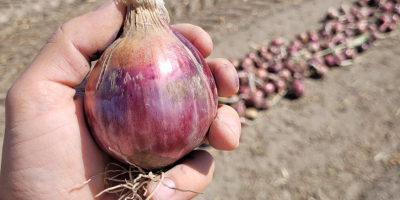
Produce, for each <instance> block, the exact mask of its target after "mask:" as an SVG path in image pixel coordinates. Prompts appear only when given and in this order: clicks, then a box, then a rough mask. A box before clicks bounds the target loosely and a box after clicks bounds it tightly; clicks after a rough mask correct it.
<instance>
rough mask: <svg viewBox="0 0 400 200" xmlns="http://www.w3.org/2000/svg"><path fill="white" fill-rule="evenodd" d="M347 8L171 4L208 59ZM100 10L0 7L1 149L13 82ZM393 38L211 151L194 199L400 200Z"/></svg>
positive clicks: (56, 4)
mask: <svg viewBox="0 0 400 200" xmlns="http://www.w3.org/2000/svg"><path fill="white" fill-rule="evenodd" d="M28 2H30V4H23V3H28ZM350 2H351V1H345V0H324V1H322V0H230V1H228V0H191V1H188V0H171V1H167V5H168V7H169V8H170V12H171V17H172V22H173V23H178V22H186V23H194V24H197V25H200V26H202V27H203V28H204V29H205V30H207V31H208V32H209V33H210V35H211V36H212V38H213V40H214V43H215V50H214V53H213V54H212V56H211V57H224V58H230V57H234V58H241V57H243V56H245V54H246V53H248V52H250V51H251V50H252V47H257V46H259V45H261V44H264V43H266V42H268V41H269V40H271V39H273V38H275V37H278V36H281V37H284V38H287V39H291V38H293V37H294V35H295V34H298V33H300V32H303V31H306V30H316V29H318V28H319V27H320V24H319V21H320V20H321V19H322V17H323V16H324V13H325V12H326V10H327V9H328V8H329V7H338V6H339V5H341V4H343V3H350ZM101 3H102V2H101V1H95V0H92V1H75V0H69V1H62V2H61V1H57V0H55V1H53V2H52V3H49V1H44V0H36V1H28V0H26V1H21V0H20V1H5V0H4V1H2V2H0V23H1V24H0V41H1V42H0V147H1V144H2V138H3V135H4V124H5V117H4V115H5V108H4V103H5V97H6V93H7V90H8V89H9V87H10V86H11V84H12V82H13V81H14V80H15V79H16V78H17V77H18V75H19V74H20V73H21V72H22V71H23V70H24V68H25V67H26V66H27V65H28V64H29V62H30V61H31V60H32V59H33V58H34V56H35V55H36V54H37V52H38V51H39V49H40V48H41V46H42V45H43V44H44V43H45V41H46V40H47V38H48V37H49V36H50V34H51V33H52V32H53V31H54V30H55V28H56V27H57V26H59V25H61V24H62V23H63V22H66V21H68V20H69V19H71V18H73V17H76V16H79V15H81V14H83V13H86V12H88V11H92V10H94V9H95V8H96V7H98V6H99V5H100V4H101ZM11 4H13V5H11ZM11 8H13V11H12V12H11V11H10V9H11ZM10 13H11V14H10ZM399 29H400V28H399ZM399 33H400V31H399V30H396V31H395V32H394V33H393V34H392V36H391V37H389V38H386V39H383V40H381V41H379V42H377V43H376V45H375V46H373V47H371V48H370V49H369V50H368V51H367V52H366V53H365V54H363V55H362V56H360V57H359V58H358V59H357V60H356V63H355V64H354V65H352V66H348V67H342V68H338V69H335V70H332V71H331V72H330V74H329V75H328V77H327V78H325V79H324V80H308V81H307V82H306V85H307V93H306V95H305V96H304V97H303V98H301V99H299V100H293V101H291V100H282V101H280V102H279V103H278V104H277V105H276V106H274V107H273V108H272V109H271V110H269V111H266V112H263V113H262V115H261V117H259V118H257V120H255V123H254V125H253V126H247V127H244V128H243V131H242V138H241V145H240V147H239V148H238V149H237V150H236V151H233V152H218V151H215V150H213V149H209V151H210V152H211V153H212V154H213V155H214V157H215V161H216V172H215V178H214V180H213V182H212V184H211V185H210V186H209V187H208V188H207V189H206V190H205V191H204V194H203V195H200V196H199V197H197V198H196V199H198V200H203V199H204V200H225V199H273V200H275V199H276V200H290V199H294V200H297V199H304V200H328V199H331V200H337V199H355V200H386V199H388V200H389V199H390V200H400V142H399V141H400V138H399V137H400V116H397V117H396V113H398V112H400V66H399V63H400V56H399V55H400V46H399V44H400V36H399Z"/></svg>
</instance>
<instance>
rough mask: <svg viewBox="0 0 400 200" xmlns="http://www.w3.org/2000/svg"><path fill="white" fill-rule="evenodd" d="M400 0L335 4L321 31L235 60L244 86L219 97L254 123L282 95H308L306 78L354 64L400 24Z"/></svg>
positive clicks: (245, 120)
mask: <svg viewBox="0 0 400 200" xmlns="http://www.w3.org/2000/svg"><path fill="white" fill-rule="evenodd" d="M399 18H400V0H358V1H357V2H355V3H354V4H352V5H342V6H341V7H340V8H338V9H334V8H330V9H329V10H328V12H327V14H326V17H325V18H324V21H323V26H322V28H321V29H320V30H318V31H316V32H313V31H309V32H304V33H300V34H299V35H297V37H296V38H294V39H293V40H291V41H289V40H285V39H283V38H276V39H274V40H272V41H271V42H270V43H269V44H268V45H262V46H260V47H259V48H258V49H257V50H256V51H254V52H251V53H249V54H248V55H246V56H245V57H244V58H242V59H231V62H232V63H233V65H234V66H235V67H236V69H237V71H238V74H239V79H240V88H239V91H238V93H237V94H236V95H234V96H231V97H229V98H219V101H220V102H221V103H225V104H229V105H230V106H232V107H233V108H235V110H236V111H237V112H238V113H239V115H240V116H241V121H242V123H243V124H252V120H253V119H255V118H257V116H258V113H259V111H260V110H265V109H269V108H270V107H271V106H273V105H275V104H276V103H277V102H278V100H280V99H281V98H282V97H287V98H291V99H296V98H299V97H301V96H303V95H304V92H305V89H306V88H305V84H304V79H305V78H323V77H325V76H326V74H327V73H328V72H329V70H330V69H331V68H337V67H340V66H348V65H351V64H352V63H353V61H354V59H356V57H357V56H358V55H359V54H361V53H363V52H365V51H366V50H367V49H368V48H369V47H370V45H372V44H373V43H374V42H375V41H376V40H378V39H380V38H383V37H385V35H386V34H387V33H388V32H391V31H393V30H394V29H395V28H396V22H397V21H398V19H399Z"/></svg>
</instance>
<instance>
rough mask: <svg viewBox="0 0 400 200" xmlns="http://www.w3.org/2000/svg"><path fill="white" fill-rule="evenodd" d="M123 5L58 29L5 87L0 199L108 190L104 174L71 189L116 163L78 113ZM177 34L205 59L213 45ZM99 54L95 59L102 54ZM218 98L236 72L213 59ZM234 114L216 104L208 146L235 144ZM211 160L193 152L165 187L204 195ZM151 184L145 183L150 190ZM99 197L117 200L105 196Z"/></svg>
mask: <svg viewBox="0 0 400 200" xmlns="http://www.w3.org/2000/svg"><path fill="white" fill-rule="evenodd" d="M124 14H125V5H124V4H122V3H115V2H113V1H111V0H110V1H107V2H106V3H105V4H104V5H103V6H102V7H101V8H99V9H98V10H97V11H95V12H91V13H87V14H85V15H82V16H80V17H78V18H75V19H73V20H71V21H69V22H67V23H65V24H63V25H62V26H60V28H58V29H57V30H56V31H55V33H54V34H53V35H52V36H51V38H50V39H49V40H48V42H47V43H46V45H45V46H44V47H43V48H42V49H41V51H40V52H39V54H38V55H37V56H36V58H35V59H34V60H33V61H32V63H31V64H30V65H29V66H28V67H27V69H26V70H25V71H24V72H23V73H22V75H21V76H20V77H19V78H18V79H17V80H16V82H15V83H14V84H13V86H12V87H11V88H10V90H9V92H8V95H7V98H6V130H5V139H4V147H3V158H2V168H1V174H0V199H1V200H2V199H95V198H94V196H95V195H96V194H98V193H99V192H100V191H102V190H103V189H104V188H105V186H104V184H103V182H102V178H101V176H98V177H96V178H93V179H92V181H91V182H89V184H87V185H85V186H83V187H81V188H79V189H77V190H71V189H70V188H71V187H74V186H76V185H77V184H80V183H83V182H84V181H86V180H88V179H89V178H90V177H91V176H93V175H97V174H100V173H102V172H104V169H105V166H106V165H107V164H108V163H110V162H115V161H114V160H112V159H111V158H110V157H109V156H108V155H106V154H105V153H104V152H103V151H102V150H101V149H100V148H99V147H98V146H97V144H96V143H95V142H94V140H93V138H92V136H91V134H90V132H89V130H88V127H87V125H86V122H85V118H84V113H83V107H82V106H83V88H84V84H81V83H82V82H83V80H84V79H85V77H86V76H87V74H88V73H89V69H90V61H92V60H95V59H97V58H98V56H99V55H100V53H101V52H102V51H104V50H105V49H106V48H107V46H108V45H110V44H111V42H112V41H113V40H115V38H116V36H117V33H118V31H119V29H120V27H121V26H122V23H123V19H124ZM174 28H175V29H176V30H178V31H179V32H180V33H182V35H184V36H185V37H186V38H187V39H188V40H189V41H190V42H192V43H193V44H194V45H195V46H196V47H197V48H198V49H199V51H200V52H201V53H202V54H203V56H204V57H207V56H209V55H210V54H211V51H212V48H213V46H212V41H211V38H210V36H209V35H208V34H207V33H206V32H205V31H204V30H202V29H201V28H199V27H197V26H193V25H189V24H179V25H174ZM99 52H100V53H99ZM208 63H209V67H210V69H211V71H212V73H213V74H214V76H215V79H216V83H217V87H218V91H219V95H220V96H229V95H232V94H234V93H235V92H236V91H237V90H238V82H237V81H238V80H237V79H238V77H237V74H236V71H235V70H234V67H233V66H232V64H230V62H228V61H227V60H224V59H210V60H209V61H208ZM240 131H241V126H240V121H239V117H238V115H237V113H236V112H235V111H234V110H233V109H232V108H230V107H228V106H223V105H221V106H220V107H219V109H218V113H217V117H216V119H215V121H214V122H213V124H212V125H211V127H210V131H209V133H208V137H207V138H206V140H205V142H209V144H210V145H211V146H212V147H214V148H216V149H219V150H234V149H235V148H237V146H238V145H239V137H240ZM213 173H214V161H213V158H212V156H211V155H210V154H209V153H207V152H206V151H201V150H196V151H194V152H192V153H191V154H189V155H188V156H187V157H186V158H185V159H183V160H182V161H181V162H179V163H178V164H177V165H176V166H175V167H173V168H172V169H170V170H169V171H167V172H166V173H165V177H166V183H168V184H169V185H175V187H177V188H182V189H190V190H194V191H203V190H204V189H205V188H206V187H207V186H208V185H209V184H210V182H211V181H212V176H213ZM155 185H156V184H155V183H152V184H149V185H148V187H147V188H148V189H149V190H150V192H151V191H152V190H153V189H154V188H155ZM196 195H197V194H195V193H191V192H180V191H175V190H170V189H167V188H165V187H160V189H159V191H158V192H157V193H156V196H154V197H153V199H191V198H193V197H195V196H196ZM99 199H117V197H116V196H114V195H103V196H101V198H99Z"/></svg>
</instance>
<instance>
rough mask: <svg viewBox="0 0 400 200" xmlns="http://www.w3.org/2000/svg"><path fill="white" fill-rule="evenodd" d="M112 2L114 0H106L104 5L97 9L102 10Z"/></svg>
mask: <svg viewBox="0 0 400 200" xmlns="http://www.w3.org/2000/svg"><path fill="white" fill-rule="evenodd" d="M111 2H113V0H108V1H106V2H104V3H103V5H101V6H100V8H98V9H97V10H102V9H103V8H105V7H107V6H108V5H110V4H111Z"/></svg>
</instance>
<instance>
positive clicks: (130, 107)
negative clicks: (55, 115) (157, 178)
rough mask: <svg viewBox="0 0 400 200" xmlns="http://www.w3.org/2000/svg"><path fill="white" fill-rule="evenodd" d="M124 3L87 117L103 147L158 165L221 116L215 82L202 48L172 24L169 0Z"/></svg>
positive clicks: (195, 142)
mask: <svg viewBox="0 0 400 200" xmlns="http://www.w3.org/2000/svg"><path fill="white" fill-rule="evenodd" d="M126 4H127V14H126V19H125V24H124V27H123V33H122V35H121V36H120V38H118V39H117V40H116V41H115V42H114V43H113V44H112V45H111V46H110V47H109V48H108V49H107V50H106V51H105V52H104V53H103V55H102V56H101V58H100V60H99V61H98V62H97V64H96V65H95V67H94V68H93V71H92V72H91V74H90V76H89V78H88V82H87V86H86V93H85V100H84V106H85V113H86V118H87V122H88V124H89V127H90V129H91V132H92V134H93V136H94V138H95V140H96V141H97V143H98V144H99V146H100V147H101V148H102V149H103V150H104V151H105V152H107V153H108V154H110V155H111V156H113V157H114V158H116V159H118V160H120V161H122V162H127V163H129V164H134V165H136V166H137V167H140V168H143V169H147V170H154V169H161V168H164V167H166V166H169V165H171V164H173V163H175V162H176V161H177V160H178V159H180V158H182V157H183V156H185V155H187V154H188V153H189V152H191V151H192V150H193V149H195V148H196V147H198V146H199V145H200V144H201V143H202V142H203V140H204V138H205V135H206V133H207V131H208V129H209V127H210V125H211V123H212V122H213V120H214V118H215V116H216V111H217V106H218V96H217V90H216V85H215V81H214V78H213V76H212V74H211V71H210V69H209V68H208V66H207V64H206V62H205V61H204V58H203V57H202V56H201V54H200V53H199V52H198V50H197V49H196V48H195V47H194V46H193V45H192V44H191V43H190V42H188V41H187V40H186V39H185V38H184V37H183V36H182V35H181V34H179V33H178V32H177V31H175V30H174V29H173V28H171V27H170V26H169V24H168V21H169V17H168V13H167V11H166V9H165V7H164V1H162V0H141V1H137V0H127V1H126Z"/></svg>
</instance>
